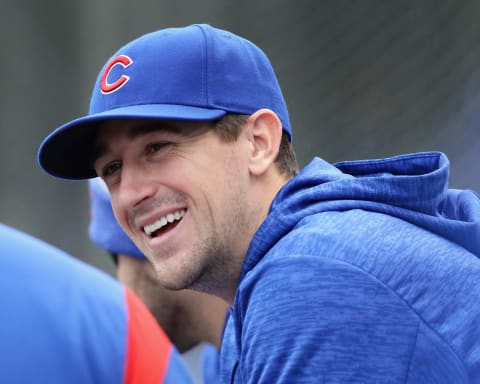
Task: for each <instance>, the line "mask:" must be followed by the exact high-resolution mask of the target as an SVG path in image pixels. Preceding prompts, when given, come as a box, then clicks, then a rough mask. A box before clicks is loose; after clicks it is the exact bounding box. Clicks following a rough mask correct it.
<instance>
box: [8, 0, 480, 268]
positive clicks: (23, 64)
mask: <svg viewBox="0 0 480 384" xmlns="http://www.w3.org/2000/svg"><path fill="white" fill-rule="evenodd" d="M479 20H480V2H477V1H474V0H464V1H456V0H448V1H445V0H440V1H433V0H430V1H427V0H417V1H415V2H413V1H395V2H394V1H382V0H365V1H347V0H332V1H322V0H315V1H301V0H299V1H295V2H294V1H287V0H275V1H273V0H264V1H258V0H257V1H251V0H247V1H242V2H233V1H227V0H202V1H196V0H190V1H185V0H184V1H182V0H175V1H165V0H164V1H162V0H160V1H159V0H156V1H153V0H144V1H142V0H135V1H133V0H82V1H79V0H77V1H74V0H50V1H48V2H41V1H38V0H4V1H2V8H1V12H0V35H1V41H2V43H1V49H2V52H1V62H0V80H1V84H2V100H1V105H0V108H1V110H0V112H1V113H0V119H1V129H0V161H1V163H0V164H1V165H0V180H1V189H0V196H1V199H0V204H1V206H0V213H1V217H0V220H1V221H2V222H4V223H6V224H9V225H13V226H15V227H17V228H19V229H21V230H24V231H26V232H28V233H31V234H33V235H35V236H37V237H40V238H42V239H44V240H47V241H49V242H50V243H53V244H54V245H56V246H58V247H60V248H62V249H64V250H66V251H68V252H69V253H71V254H73V255H75V256H77V257H79V258H82V259H83V260H86V261H87V262H89V263H92V264H94V265H97V266H99V267H101V268H103V269H105V270H107V271H111V270H112V265H111V262H110V260H109V258H107V257H106V255H105V253H104V252H103V251H100V250H99V249H97V248H96V247H95V246H93V245H92V244H91V243H90V241H89V239H88V234H87V225H88V220H89V212H88V194H87V183H86V182H68V181H64V180H57V179H54V178H52V177H50V176H48V175H47V174H45V173H44V172H43V171H41V170H40V168H39V167H38V165H37V162H36V152H37V149H38V146H39V144H40V142H41V141H42V139H43V138H44V137H45V136H46V135H47V134H48V133H49V132H50V131H51V130H53V129H54V128H56V127H57V126H59V125H61V124H63V123H65V122H67V121H68V120H70V119H73V118H75V117H78V116H80V115H83V114H85V113H86V112H87V109H88V103H89V97H90V92H91V88H92V86H93V83H94V81H95V78H96V76H97V73H98V71H99V70H100V68H101V66H102V65H103V64H104V61H105V60H106V59H107V58H108V57H109V56H110V55H111V54H113V53H114V52H115V51H116V50H117V49H118V48H119V47H120V46H122V45H123V44H125V43H127V42H128V41H130V40H132V39H134V38H136V37H138V36H140V35H142V34H144V33H147V32H150V31H153V30H156V29H160V28H164V27H170V26H182V25H187V24H191V23H199V22H201V23H210V24H212V25H214V26H217V27H220V28H224V29H228V30H231V31H232V32H235V33H237V34H240V35H242V36H244V37H246V38H249V39H251V40H253V41H254V42H255V43H257V44H258V45H259V46H260V47H262V48H263V49H264V51H265V52H266V53H267V54H268V56H269V57H270V59H271V61H272V63H273V65H274V67H275V69H276V72H277V75H278V78H279V80H280V83H281V85H282V89H283V92H284V95H285V98H286V99H287V102H288V103H289V110H290V117H291V121H292V125H293V130H294V144H295V146H296V150H297V155H298V157H299V160H300V163H301V165H305V164H306V163H307V162H308V161H309V160H310V159H311V158H312V156H315V155H318V156H321V157H322V158H324V159H325V160H328V161H331V162H334V161H339V160H350V159H355V158H370V157H382V156H392V155H396V154H399V153H403V152H414V151H423V150H440V151H444V152H445V153H446V154H447V155H448V156H449V158H450V160H451V187H453V188H472V189H476V190H480V180H479V178H478V173H477V165H478V163H479V159H480V140H479V137H478V132H479V128H478V127H477V125H478V122H479V117H480V108H479V107H480V91H479V89H480V70H479V59H480V23H479Z"/></svg>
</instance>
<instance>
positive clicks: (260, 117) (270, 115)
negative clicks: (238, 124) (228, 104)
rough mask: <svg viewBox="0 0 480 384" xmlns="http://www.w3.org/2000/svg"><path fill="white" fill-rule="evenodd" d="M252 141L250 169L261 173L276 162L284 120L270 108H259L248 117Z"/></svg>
mask: <svg viewBox="0 0 480 384" xmlns="http://www.w3.org/2000/svg"><path fill="white" fill-rule="evenodd" d="M248 124H249V125H250V128H251V129H250V131H249V140H250V142H251V152H250V166H249V170H250V172H251V173H252V174H253V175H256V176H258V175H261V174H262V173H264V172H266V171H267V170H268V169H269V168H270V166H271V165H272V164H273V163H274V162H275V160H276V158H277V155H278V151H279V149H280V142H281V140H282V122H281V121H280V119H279V118H278V116H277V115H276V114H275V112H273V111H271V110H270V109H259V110H258V111H256V112H255V113H254V114H252V115H250V117H249V118H248Z"/></svg>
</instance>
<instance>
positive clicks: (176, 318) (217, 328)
mask: <svg viewBox="0 0 480 384" xmlns="http://www.w3.org/2000/svg"><path fill="white" fill-rule="evenodd" d="M88 185H89V196H90V225H89V236H90V239H91V240H92V241H93V242H94V243H95V244H96V245H97V246H99V247H100V248H101V249H103V250H105V251H107V252H108V253H109V254H110V255H111V256H112V258H113V261H114V263H115V266H116V271H117V277H118V279H119V280H120V281H121V282H123V283H124V284H125V285H127V286H128V287H130V288H131V289H132V290H133V291H134V292H135V293H136V294H137V295H138V296H139V297H140V298H141V299H142V300H143V302H144V303H145V304H146V306H147V308H148V309H150V311H151V312H152V314H153V315H154V317H155V319H156V320H157V322H158V323H159V324H160V326H161V327H162V329H163V330H164V331H165V333H166V334H167V336H168V337H169V338H170V340H171V341H172V342H173V344H174V345H175V346H176V347H177V349H178V350H179V351H180V352H181V353H184V354H185V361H186V362H187V364H188V365H189V367H190V368H191V369H190V370H191V372H192V373H194V372H195V371H196V370H197V364H196V363H197V358H196V355H197V352H198V351H194V349H195V348H196V347H198V346H201V347H202V349H201V352H203V354H202V355H201V364H203V366H201V369H200V370H201V375H202V376H203V382H204V383H216V382H218V380H219V379H218V348H219V347H220V340H221V337H222V332H223V326H224V322H225V316H226V311H227V304H226V303H225V302H224V301H223V300H221V299H219V298H218V297H216V296H213V295H208V294H206V293H201V292H195V291H192V290H182V291H172V290H168V289H165V288H164V287H163V286H162V285H161V284H160V282H159V281H158V279H157V278H156V276H155V270H154V269H153V266H152V264H151V263H150V262H149V261H148V260H147V259H146V258H145V256H144V255H143V254H142V253H141V252H140V250H139V249H138V248H137V247H136V246H135V244H134V243H133V242H132V240H131V239H130V238H129V237H128V236H127V235H126V234H125V232H124V231H123V229H122V228H121V227H120V225H119V224H118V222H117V220H116V218H115V216H114V214H113V211H112V206H111V203H110V195H109V193H108V189H107V187H106V185H105V183H104V182H103V180H102V179H100V178H95V179H91V180H89V183H88ZM203 343H208V344H207V345H203ZM190 351H192V352H190ZM189 352H190V353H191V354H192V356H189ZM194 363H195V364H194ZM201 364H200V365H201Z"/></svg>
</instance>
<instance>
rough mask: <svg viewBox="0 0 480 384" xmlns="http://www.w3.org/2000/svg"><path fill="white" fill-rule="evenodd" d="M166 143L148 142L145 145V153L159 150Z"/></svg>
mask: <svg viewBox="0 0 480 384" xmlns="http://www.w3.org/2000/svg"><path fill="white" fill-rule="evenodd" d="M166 145H167V143H150V144H148V145H147V147H146V152H147V154H152V153H155V152H158V151H160V150H161V149H162V148H163V147H165V146H166Z"/></svg>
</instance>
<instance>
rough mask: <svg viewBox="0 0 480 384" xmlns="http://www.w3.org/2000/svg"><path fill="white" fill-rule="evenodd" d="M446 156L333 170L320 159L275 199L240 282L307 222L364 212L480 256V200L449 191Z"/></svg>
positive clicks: (422, 156) (353, 163)
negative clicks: (308, 218)
mask: <svg viewBox="0 0 480 384" xmlns="http://www.w3.org/2000/svg"><path fill="white" fill-rule="evenodd" d="M448 177H449V161H448V158H447V157H446V156H445V154H443V153H441V152H421V153H414V154H407V155H401V156H396V157H391V158H385V159H373V160H360V161H344V162H339V163H336V164H333V165H332V164H330V163H327V162H325V161H324V160H322V159H320V158H315V159H313V160H312V162H311V163H310V164H308V165H307V166H306V167H305V168H304V169H303V170H302V171H301V172H300V173H299V174H298V175H297V176H295V177H294V178H292V179H291V180H290V181H289V182H288V183H287V184H285V185H284V187H283V188H282V189H281V190H280V191H279V193H278V194H277V196H276V197H275V198H274V200H273V202H272V204H271V206H270V210H269V214H268V215H267V217H266V219H265V220H264V222H263V223H262V225H261V226H260V227H259V229H258V230H257V232H256V233H255V235H254V237H253V239H252V242H251V244H250V247H249V250H248V252H247V256H246V258H245V261H244V265H243V269H242V273H241V276H240V279H241V278H242V277H243V276H244V275H245V274H246V273H247V272H248V271H249V270H250V269H251V268H253V267H254V266H255V265H256V264H257V262H258V261H259V260H260V259H261V258H262V257H263V255H264V254H265V253H266V252H267V251H268V250H269V249H270V248H271V247H272V246H273V245H274V244H275V243H276V242H277V241H278V240H279V239H280V238H282V237H283V236H284V235H285V234H286V233H288V232H289V231H290V230H292V229H293V227H294V226H295V225H296V224H297V223H298V222H299V221H300V220H301V219H302V218H304V217H306V216H308V215H312V214H315V213H320V212H327V211H345V210H350V209H363V210H366V211H372V212H377V213H383V214H387V215H390V216H394V217H397V218H400V219H402V220H405V221H408V222H410V223H412V224H414V225H417V226H419V227H421V228H424V229H426V230H428V231H430V232H433V233H435V234H437V235H438V236H441V237H443V238H446V239H448V240H450V241H452V242H454V243H456V244H458V245H460V246H462V247H463V248H465V249H467V250H468V251H470V252H471V253H473V254H475V255H476V256H477V257H479V256H480V198H479V196H478V194H477V193H475V192H474V191H470V190H458V189H449V188H448Z"/></svg>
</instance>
